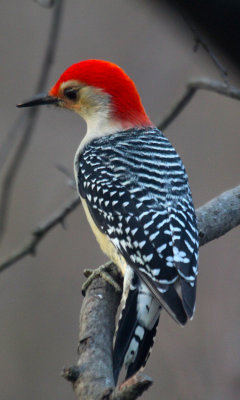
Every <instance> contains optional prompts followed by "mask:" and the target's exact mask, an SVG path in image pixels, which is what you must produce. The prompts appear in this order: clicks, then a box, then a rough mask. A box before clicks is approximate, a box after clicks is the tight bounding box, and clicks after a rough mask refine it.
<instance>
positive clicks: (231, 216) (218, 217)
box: [197, 185, 240, 246]
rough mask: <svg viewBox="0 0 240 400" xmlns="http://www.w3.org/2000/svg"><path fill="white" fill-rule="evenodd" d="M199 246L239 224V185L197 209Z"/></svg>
mask: <svg viewBox="0 0 240 400" xmlns="http://www.w3.org/2000/svg"><path fill="white" fill-rule="evenodd" d="M197 223H198V230H199V240H200V246H203V245H204V244H206V243H208V242H210V241H211V240H214V239H217V238H219V237H220V236H223V235H225V233H227V232H229V231H230V230H231V229H233V228H235V227H236V226H238V225H240V185H239V186H237V187H235V188H234V189H231V190H228V191H226V192H224V193H222V194H220V196H218V197H215V198H214V199H213V200H211V201H209V202H208V203H206V204H204V205H203V206H202V207H200V208H198V210H197Z"/></svg>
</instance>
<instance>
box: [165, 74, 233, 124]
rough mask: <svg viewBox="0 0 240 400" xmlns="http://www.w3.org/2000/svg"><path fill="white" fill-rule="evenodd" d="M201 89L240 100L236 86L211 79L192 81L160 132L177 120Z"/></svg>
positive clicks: (168, 115) (167, 116) (170, 112)
mask: <svg viewBox="0 0 240 400" xmlns="http://www.w3.org/2000/svg"><path fill="white" fill-rule="evenodd" d="M200 89H201V90H209V91H211V92H214V93H218V94H221V95H223V96H227V97H230V98H232V99H236V100H240V89H238V88H237V87H235V86H230V85H227V84H226V83H223V82H221V81H215V80H212V79H209V78H195V79H191V80H190V81H189V82H188V83H187V85H186V89H185V92H184V93H183V94H182V95H181V97H180V98H179V99H178V100H177V101H176V103H175V104H174V105H173V106H172V108H171V110H170V111H169V112H168V113H167V115H165V117H164V118H163V119H162V121H161V122H160V123H159V125H158V128H159V129H160V130H165V129H166V128H167V127H168V126H169V125H170V124H171V123H172V122H173V121H174V120H175V119H176V118H177V116H178V115H179V114H180V112H182V111H183V109H184V107H186V106H187V104H188V103H189V102H190V100H192V98H193V96H194V95H195V94H196V92H197V90H200Z"/></svg>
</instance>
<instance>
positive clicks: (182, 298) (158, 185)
mask: <svg viewBox="0 0 240 400" xmlns="http://www.w3.org/2000/svg"><path fill="white" fill-rule="evenodd" d="M46 104H52V105H55V106H56V107H58V108H63V109H68V110H71V111H74V112H75V113H77V114H78V115H80V116H81V117H82V118H83V119H84V120H85V121H86V125H87V130H86V133H85V135H84V137H83V139H82V140H81V142H80V145H79V147H78V149H77V152H76V154H75V158H74V173H75V178H76V186H77V189H78V192H79V195H80V198H81V202H82V205H83V208H84V211H85V214H86V217H87V220H88V222H89V224H90V227H91V228H92V231H93V233H94V235H95V237H96V239H97V241H98V243H99V245H100V248H101V249H102V251H103V252H104V253H105V254H106V255H107V256H108V258H109V259H110V260H111V261H112V262H113V263H114V265H115V266H116V268H118V270H119V271H120V273H121V274H122V276H123V294H122V309H121V314H120V317H119V320H118V323H117V324H116V325H117V328H116V333H115V338H114V343H113V373H114V379H115V382H117V381H118V378H119V374H120V371H121V369H122V368H123V367H124V368H125V369H126V379H128V378H130V377H131V376H133V375H134V374H135V373H137V372H138V371H139V370H141V369H143V368H144V366H145V364H146V361H147V359H148V357H149V354H150V352H151V349H152V347H153V343H154V338H155V335H156V331H157V327H158V323H159V317H160V313H161V312H162V310H166V312H167V313H168V314H169V315H170V316H171V317H172V318H173V319H174V320H175V321H176V322H177V323H178V324H180V325H182V326H183V325H185V324H186V323H187V321H188V320H191V319H192V317H193V314H194V312H195V303H196V284H197V275H198V249H199V241H198V229H197V222H196V216H195V209H194V205H193V200H192V194H191V190H190V187H189V182H188V176H187V173H186V170H185V168H184V165H183V162H182V160H181V158H180V156H179V155H178V153H177V152H176V150H175V149H174V147H173V146H172V144H171V143H170V141H169V140H168V139H167V138H166V136H164V135H163V133H162V132H161V131H160V130H159V129H158V128H157V127H156V125H154V123H152V122H151V120H150V118H149V117H148V115H147V113H146V111H145V109H144V107H143V105H142V101H141V98H140V95H139V93H138V91H137V88H136V86H135V83H134V82H133V80H132V79H131V78H130V77H129V76H128V75H127V74H126V73H125V71H124V70H123V69H122V68H120V67H119V66H118V65H116V64H115V63H112V62H109V61H105V60H95V59H92V60H83V61H80V62H77V63H75V64H73V65H71V66H70V67H68V68H67V69H66V70H65V71H64V72H63V73H62V75H61V76H60V78H59V79H58V80H57V81H56V83H55V84H54V85H53V86H52V88H51V89H50V90H49V92H48V93H41V94H37V95H35V96H34V97H32V98H30V99H29V100H27V101H25V102H23V103H20V104H18V107H31V106H39V105H46Z"/></svg>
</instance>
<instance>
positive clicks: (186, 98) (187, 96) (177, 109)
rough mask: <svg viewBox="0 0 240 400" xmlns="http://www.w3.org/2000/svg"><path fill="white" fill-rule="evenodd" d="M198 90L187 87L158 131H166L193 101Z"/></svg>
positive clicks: (159, 125) (160, 124)
mask: <svg viewBox="0 0 240 400" xmlns="http://www.w3.org/2000/svg"><path fill="white" fill-rule="evenodd" d="M196 91H197V89H196V88H194V87H193V88H189V87H186V89H185V92H184V93H183V94H182V95H181V97H180V98H179V99H178V100H177V101H176V102H175V104H174V105H173V106H172V108H171V110H170V111H169V112H168V113H167V115H165V117H163V119H162V121H161V122H160V123H159V124H158V129H160V131H164V130H165V129H166V128H167V127H168V126H169V125H170V124H171V123H172V122H173V121H174V120H175V119H176V118H177V116H178V115H179V114H180V113H181V112H182V111H183V109H184V108H185V107H186V105H187V104H188V103H189V102H190V101H191V99H192V98H193V96H194V95H195V93H196Z"/></svg>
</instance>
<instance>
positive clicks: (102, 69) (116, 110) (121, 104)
mask: <svg viewBox="0 0 240 400" xmlns="http://www.w3.org/2000/svg"><path fill="white" fill-rule="evenodd" d="M69 80H76V81H79V82H81V83H83V84H86V85H88V86H94V87H97V88H101V89H103V90H104V91H105V92H106V93H108V94H109V95H110V96H111V98H112V102H113V106H114V107H113V114H114V117H115V118H116V119H117V120H119V121H120V122H122V123H124V121H126V122H128V123H130V124H132V125H134V126H151V125H153V124H152V122H151V121H150V119H149V117H148V116H147V114H146V112H145V110H144V107H143V105H142V102H141V99H140V96H139V94H138V91H137V89H136V86H135V84H134V82H133V81H132V80H131V79H130V78H129V77H128V75H127V74H126V73H125V72H124V71H123V70H122V69H121V68H120V67H118V66H117V65H116V64H114V63H111V62H109V61H103V60H86V61H81V62H78V63H76V64H73V65H71V66H70V67H69V68H68V69H67V70H66V71H65V72H64V73H63V74H62V75H61V76H60V78H59V80H58V81H57V83H56V84H55V85H54V86H53V87H52V89H51V90H50V92H49V94H50V95H52V96H59V95H60V93H59V89H60V86H61V84H62V83H63V82H67V81H69Z"/></svg>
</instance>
